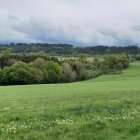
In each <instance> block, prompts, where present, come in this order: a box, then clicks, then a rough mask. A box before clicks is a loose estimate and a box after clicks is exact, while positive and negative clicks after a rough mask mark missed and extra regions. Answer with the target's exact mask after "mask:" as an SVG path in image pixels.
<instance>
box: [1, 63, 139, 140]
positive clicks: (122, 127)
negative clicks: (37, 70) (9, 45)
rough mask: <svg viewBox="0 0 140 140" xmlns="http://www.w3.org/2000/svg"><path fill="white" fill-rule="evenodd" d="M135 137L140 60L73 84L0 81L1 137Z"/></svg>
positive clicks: (59, 139)
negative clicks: (119, 70)
mask: <svg viewBox="0 0 140 140" xmlns="http://www.w3.org/2000/svg"><path fill="white" fill-rule="evenodd" d="M10 139H14V140H16V139H25V140H26V139H27V140H124V139H127V140H139V139H140V63H138V62H135V63H133V64H131V66H130V68H129V69H127V70H125V71H123V73H122V74H121V75H104V76H100V77H98V78H96V79H91V80H88V81H84V82H76V83H71V84H56V85H54V84H51V85H28V86H6V87H0V140H10Z"/></svg>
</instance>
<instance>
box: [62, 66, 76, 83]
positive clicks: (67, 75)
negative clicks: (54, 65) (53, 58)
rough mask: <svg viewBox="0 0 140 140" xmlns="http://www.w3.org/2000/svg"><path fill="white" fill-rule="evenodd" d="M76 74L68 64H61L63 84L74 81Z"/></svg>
mask: <svg viewBox="0 0 140 140" xmlns="http://www.w3.org/2000/svg"><path fill="white" fill-rule="evenodd" d="M76 77H77V76H76V72H75V71H74V70H72V67H71V65H70V64H69V63H63V64H62V81H63V82H73V81H76Z"/></svg>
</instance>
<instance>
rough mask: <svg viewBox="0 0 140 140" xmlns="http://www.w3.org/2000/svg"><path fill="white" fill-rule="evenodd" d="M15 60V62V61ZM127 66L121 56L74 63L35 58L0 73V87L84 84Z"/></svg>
mask: <svg viewBox="0 0 140 140" xmlns="http://www.w3.org/2000/svg"><path fill="white" fill-rule="evenodd" d="M15 60H16V59H15ZM128 66H129V60H128V58H127V56H125V55H119V56H118V55H116V56H113V55H108V56H105V57H101V58H97V57H95V58H94V60H93V61H92V62H91V61H87V58H86V56H85V55H80V56H79V58H78V59H77V60H64V61H62V62H55V61H52V60H45V59H44V58H36V59H35V60H33V61H31V62H28V63H26V62H22V61H19V60H16V61H13V62H12V63H11V65H9V66H5V67H3V68H1V69H0V84H1V85H16V84H35V83H60V82H61V83H62V82H73V81H79V80H85V79H89V78H94V77H97V76H99V75H101V74H110V73H121V71H122V69H124V68H127V67H128Z"/></svg>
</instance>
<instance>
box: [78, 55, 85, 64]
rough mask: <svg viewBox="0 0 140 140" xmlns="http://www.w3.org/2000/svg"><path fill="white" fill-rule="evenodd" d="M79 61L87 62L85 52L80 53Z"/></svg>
mask: <svg viewBox="0 0 140 140" xmlns="http://www.w3.org/2000/svg"><path fill="white" fill-rule="evenodd" d="M78 61H80V62H82V63H86V62H87V57H86V55H85V54H80V56H79V58H78Z"/></svg>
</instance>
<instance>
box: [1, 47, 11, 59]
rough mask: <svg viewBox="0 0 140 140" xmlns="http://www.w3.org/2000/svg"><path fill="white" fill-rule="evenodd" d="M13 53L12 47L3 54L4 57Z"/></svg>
mask: <svg viewBox="0 0 140 140" xmlns="http://www.w3.org/2000/svg"><path fill="white" fill-rule="evenodd" d="M11 53H12V49H11V48H8V49H6V50H4V51H2V56H3V57H9V56H10V55H11Z"/></svg>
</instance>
